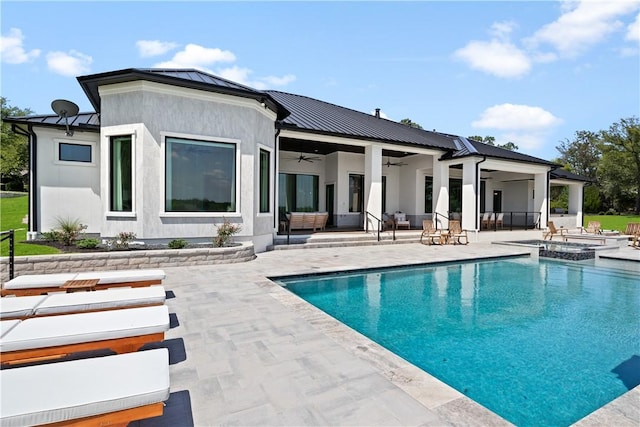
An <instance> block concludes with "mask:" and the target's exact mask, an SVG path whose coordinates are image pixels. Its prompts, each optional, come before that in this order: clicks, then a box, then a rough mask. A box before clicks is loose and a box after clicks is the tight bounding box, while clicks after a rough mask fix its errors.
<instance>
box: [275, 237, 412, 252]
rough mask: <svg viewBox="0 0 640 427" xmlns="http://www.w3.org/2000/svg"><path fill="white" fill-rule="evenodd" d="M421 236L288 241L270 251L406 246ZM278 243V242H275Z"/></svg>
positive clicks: (278, 244)
mask: <svg viewBox="0 0 640 427" xmlns="http://www.w3.org/2000/svg"><path fill="white" fill-rule="evenodd" d="M419 242H420V236H402V237H399V236H396V240H393V239H392V238H385V239H382V236H381V240H380V241H378V240H377V237H376V236H372V237H371V236H369V237H360V238H358V239H348V238H344V239H336V238H331V239H328V240H325V239H315V240H307V241H303V240H293V239H291V240H290V244H289V245H287V244H286V240H285V242H284V243H282V242H278V243H277V244H274V245H273V246H271V247H270V248H268V250H277V251H281V250H288V249H315V248H343V247H354V246H375V245H396V244H405V243H419ZM274 243H276V242H274Z"/></svg>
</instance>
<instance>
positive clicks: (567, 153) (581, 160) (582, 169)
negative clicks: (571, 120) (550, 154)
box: [556, 130, 602, 179]
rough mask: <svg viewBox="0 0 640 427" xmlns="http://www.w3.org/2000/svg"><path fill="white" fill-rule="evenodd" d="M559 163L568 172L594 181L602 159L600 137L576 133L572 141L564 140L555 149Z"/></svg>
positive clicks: (585, 132) (593, 134) (582, 131)
mask: <svg viewBox="0 0 640 427" xmlns="http://www.w3.org/2000/svg"><path fill="white" fill-rule="evenodd" d="M556 150H558V151H559V152H560V159H559V160H560V162H561V164H562V165H563V166H568V168H566V169H567V170H568V171H569V172H573V173H575V174H578V175H582V176H585V177H587V178H591V179H595V178H596V172H597V170H598V163H599V162H600V158H601V157H602V153H601V151H600V137H599V135H598V134H597V133H595V132H590V131H584V130H581V131H577V132H576V134H575V138H574V139H573V140H569V139H565V140H564V141H561V142H560V145H559V146H557V147H556Z"/></svg>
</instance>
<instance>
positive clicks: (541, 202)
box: [529, 172, 549, 228]
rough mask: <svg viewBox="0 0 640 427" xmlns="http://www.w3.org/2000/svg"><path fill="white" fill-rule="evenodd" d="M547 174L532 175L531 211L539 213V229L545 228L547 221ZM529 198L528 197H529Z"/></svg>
mask: <svg viewBox="0 0 640 427" xmlns="http://www.w3.org/2000/svg"><path fill="white" fill-rule="evenodd" d="M547 176H548V175H547V172H543V173H537V174H535V175H534V182H533V210H534V212H540V223H539V224H540V227H541V228H545V227H546V226H547V221H549V194H548V193H547V189H548V188H549V184H548V182H547ZM529 196H530V195H529Z"/></svg>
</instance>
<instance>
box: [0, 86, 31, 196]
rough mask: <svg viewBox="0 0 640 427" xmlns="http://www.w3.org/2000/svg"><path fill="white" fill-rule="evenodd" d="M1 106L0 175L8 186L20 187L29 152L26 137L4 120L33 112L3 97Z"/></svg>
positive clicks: (0, 101)
mask: <svg viewBox="0 0 640 427" xmlns="http://www.w3.org/2000/svg"><path fill="white" fill-rule="evenodd" d="M0 103H1V107H2V111H1V118H2V135H1V136H0V138H1V139H0V141H1V144H0V177H1V178H2V182H4V183H7V187H8V188H10V189H11V188H16V189H21V187H22V182H23V180H22V176H23V173H24V171H25V170H27V168H28V162H29V152H28V145H27V138H26V137H25V136H23V135H19V134H16V133H15V132H13V131H12V130H11V125H10V124H8V123H6V122H5V118H7V117H10V116H26V115H29V114H32V113H33V112H32V111H31V110H30V109H28V108H26V109H21V108H18V107H12V106H10V105H9V103H8V100H7V99H6V98H5V97H0Z"/></svg>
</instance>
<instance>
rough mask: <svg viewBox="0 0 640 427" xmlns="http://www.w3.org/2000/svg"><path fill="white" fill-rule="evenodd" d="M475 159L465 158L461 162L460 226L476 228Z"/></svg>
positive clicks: (476, 191)
mask: <svg viewBox="0 0 640 427" xmlns="http://www.w3.org/2000/svg"><path fill="white" fill-rule="evenodd" d="M477 186H478V185H477V179H476V160H475V159H474V158H470V159H466V160H465V161H464V162H463V163H462V228H463V229H465V230H476V229H477V228H476V218H477V217H478V215H479V210H478V188H477Z"/></svg>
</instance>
